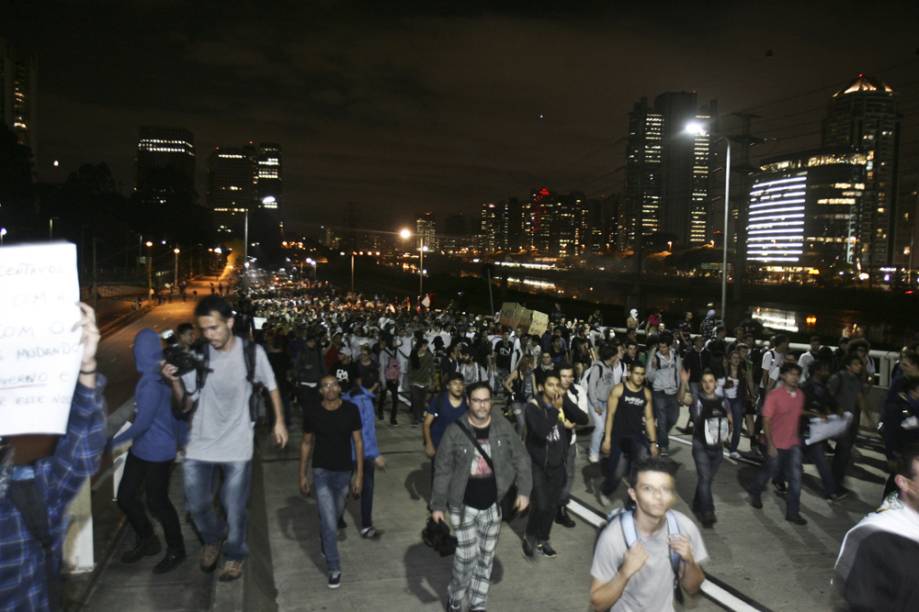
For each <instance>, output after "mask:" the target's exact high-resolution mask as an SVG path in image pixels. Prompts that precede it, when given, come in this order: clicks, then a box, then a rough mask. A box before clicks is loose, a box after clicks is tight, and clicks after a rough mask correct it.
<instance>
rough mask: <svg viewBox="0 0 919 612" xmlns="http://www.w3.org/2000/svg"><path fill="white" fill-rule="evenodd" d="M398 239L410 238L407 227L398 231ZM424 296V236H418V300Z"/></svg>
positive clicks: (410, 232) (410, 231) (409, 231)
mask: <svg viewBox="0 0 919 612" xmlns="http://www.w3.org/2000/svg"><path fill="white" fill-rule="evenodd" d="M399 237H400V238H402V240H408V239H410V238H411V237H412V230H410V229H408V228H407V227H404V228H402V229H401V230H399ZM422 295H424V236H421V235H419V236H418V299H419V300H421V296H422Z"/></svg>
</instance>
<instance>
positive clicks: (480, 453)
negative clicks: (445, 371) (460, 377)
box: [431, 383, 532, 612]
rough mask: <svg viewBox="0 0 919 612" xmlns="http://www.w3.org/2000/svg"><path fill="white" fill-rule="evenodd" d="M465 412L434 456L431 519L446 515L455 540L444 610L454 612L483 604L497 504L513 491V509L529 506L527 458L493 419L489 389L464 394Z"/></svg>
mask: <svg viewBox="0 0 919 612" xmlns="http://www.w3.org/2000/svg"><path fill="white" fill-rule="evenodd" d="M468 395H469V410H468V411H467V413H466V415H465V416H463V417H461V418H460V419H458V420H457V421H456V422H455V423H454V424H453V425H451V426H450V427H448V428H447V431H446V432H444V437H443V439H442V440H441V443H440V447H439V448H438V452H437V455H436V460H435V462H436V467H435V472H434V490H433V494H432V496H431V510H432V515H431V516H432V518H433V519H434V520H435V521H437V522H444V521H445V520H446V517H447V516H449V517H450V523H451V524H452V525H453V528H454V531H455V533H456V538H457V547H456V552H455V554H454V557H453V575H452V577H451V579H450V584H449V586H448V587H447V609H448V611H449V612H458V611H459V610H461V609H462V606H463V602H464V601H465V600H466V599H467V597H468V600H469V610H470V612H474V611H484V610H485V609H486V607H487V605H488V589H489V586H490V584H491V570H492V564H493V562H494V559H495V549H496V548H497V545H498V534H499V533H500V531H501V503H500V502H501V500H502V499H503V498H504V496H505V495H507V493H508V491H510V490H511V486H512V485H515V486H516V488H517V498H516V500H515V502H514V507H515V508H516V510H517V511H523V510H525V509H526V508H527V506H528V505H529V496H530V489H531V488H532V475H531V472H530V457H529V455H528V454H527V452H526V449H525V448H524V446H523V442H521V440H520V438H519V437H518V436H517V434H516V433H515V432H514V429H513V428H512V427H511V425H510V423H509V422H508V421H507V420H506V419H503V418H492V403H491V400H492V397H491V388H490V387H489V386H488V385H487V384H485V383H476V384H474V385H471V386H470V387H469V390H468Z"/></svg>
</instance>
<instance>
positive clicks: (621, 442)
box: [600, 437, 651, 495]
mask: <svg viewBox="0 0 919 612" xmlns="http://www.w3.org/2000/svg"><path fill="white" fill-rule="evenodd" d="M650 454H651V451H650V450H648V443H647V441H646V440H645V439H644V437H640V438H635V437H624V438H619V439H618V440H613V441H612V449H611V450H610V453H609V460H608V461H607V463H606V479H605V480H604V481H603V485H602V486H601V487H600V492H601V493H603V494H604V495H612V494H613V492H614V491H615V490H616V486H617V485H618V484H619V480H620V479H621V477H620V478H617V477H616V472H617V471H618V468H619V460H620V459H621V458H622V456H623V455H625V457H626V459H628V465H627V466H626V470H631V469H632V466H633V465H634V464H635V462H636V461H641V460H642V459H645V458H647V457H648V456H649V455H650Z"/></svg>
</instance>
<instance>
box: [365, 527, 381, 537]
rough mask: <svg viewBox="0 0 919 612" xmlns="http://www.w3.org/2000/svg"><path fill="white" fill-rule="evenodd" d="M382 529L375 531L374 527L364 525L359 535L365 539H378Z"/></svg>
mask: <svg viewBox="0 0 919 612" xmlns="http://www.w3.org/2000/svg"><path fill="white" fill-rule="evenodd" d="M382 533H383V532H382V531H377V530H376V529H375V528H374V527H364V528H363V529H361V537H362V538H364V539H365V540H379V539H380V535H381V534H382Z"/></svg>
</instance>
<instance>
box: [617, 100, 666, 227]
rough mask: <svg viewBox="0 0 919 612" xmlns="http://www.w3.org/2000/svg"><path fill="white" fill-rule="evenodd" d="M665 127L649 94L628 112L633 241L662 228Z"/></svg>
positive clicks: (628, 196)
mask: <svg viewBox="0 0 919 612" xmlns="http://www.w3.org/2000/svg"><path fill="white" fill-rule="evenodd" d="M663 129H664V118H663V116H662V115H661V114H660V113H658V112H656V111H655V110H654V109H653V108H651V106H650V105H649V104H648V99H647V98H642V99H641V100H640V101H638V102H636V103H635V106H634V107H633V108H632V111H631V112H630V113H629V135H628V139H627V142H626V156H625V212H626V219H625V221H626V227H627V229H626V235H627V239H628V241H629V243H630V244H631V243H635V242H637V241H638V240H639V239H640V238H641V237H642V236H650V235H652V234H656V233H657V232H658V231H660V228H661V220H660V205H661V178H660V177H661V138H662V136H663Z"/></svg>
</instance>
